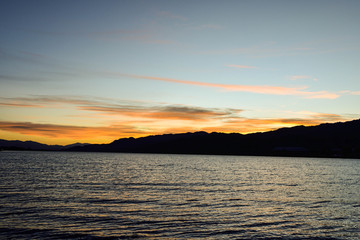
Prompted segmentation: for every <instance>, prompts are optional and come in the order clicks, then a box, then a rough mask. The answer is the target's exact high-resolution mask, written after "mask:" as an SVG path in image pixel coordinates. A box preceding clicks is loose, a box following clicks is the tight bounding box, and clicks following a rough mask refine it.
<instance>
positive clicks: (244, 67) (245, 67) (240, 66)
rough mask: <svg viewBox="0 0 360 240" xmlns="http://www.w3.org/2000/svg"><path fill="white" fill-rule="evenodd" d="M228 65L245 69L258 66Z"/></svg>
mask: <svg viewBox="0 0 360 240" xmlns="http://www.w3.org/2000/svg"><path fill="white" fill-rule="evenodd" d="M227 66H228V67H233V68H243V69H250V68H256V67H254V66H247V65H234V64H232V65H227Z"/></svg>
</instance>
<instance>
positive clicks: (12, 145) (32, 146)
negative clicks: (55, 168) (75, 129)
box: [0, 139, 88, 151]
mask: <svg viewBox="0 0 360 240" xmlns="http://www.w3.org/2000/svg"><path fill="white" fill-rule="evenodd" d="M87 144H88V143H74V144H70V145H66V146H61V145H47V144H42V143H37V142H33V141H18V140H15V141H8V140H2V139H0V149H1V150H40V151H58V150H66V149H68V148H72V147H80V146H85V145H87Z"/></svg>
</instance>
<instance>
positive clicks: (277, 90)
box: [113, 73, 340, 99]
mask: <svg viewBox="0 0 360 240" xmlns="http://www.w3.org/2000/svg"><path fill="white" fill-rule="evenodd" d="M113 75H117V76H124V77H131V78H139V79H149V80H156V81H163V82H172V83H180V84H186V85H195V86H201V87H212V88H217V89H221V90H225V91H237V92H251V93H259V94H271V95H294V96H302V97H304V98H309V99H316V98H317V99H320V98H323V99H335V98H338V97H339V96H340V95H339V94H337V93H330V92H327V91H317V92H310V91H305V90H304V89H307V88H308V87H282V86H268V85H263V86H261V85H239V84H222V83H207V82H196V81H187V80H178V79H173V78H161V77H152V76H141V75H134V74H121V73H117V74H116V73H115V74H113Z"/></svg>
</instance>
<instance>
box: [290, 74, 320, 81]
mask: <svg viewBox="0 0 360 240" xmlns="http://www.w3.org/2000/svg"><path fill="white" fill-rule="evenodd" d="M301 79H312V80H314V81H318V79H317V78H314V77H312V76H307V75H293V76H291V77H290V80H293V81H296V80H301Z"/></svg>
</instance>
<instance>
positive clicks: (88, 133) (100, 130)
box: [0, 121, 144, 140]
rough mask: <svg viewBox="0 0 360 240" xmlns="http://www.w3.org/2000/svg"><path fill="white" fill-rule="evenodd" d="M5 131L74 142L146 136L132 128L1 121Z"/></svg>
mask: <svg viewBox="0 0 360 240" xmlns="http://www.w3.org/2000/svg"><path fill="white" fill-rule="evenodd" d="M0 128H1V130H3V131H9V132H16V133H20V134H24V135H34V136H43V137H50V138H69V139H73V140H78V139H91V138H96V137H98V136H100V137H103V138H104V137H105V138H106V137H111V138H118V137H119V136H124V135H126V136H128V135H130V134H134V135H137V134H144V131H141V130H139V129H136V128H135V127H132V126H126V125H123V126H106V127H105V126H104V127H83V126H73V125H58V124H44V123H32V122H9V121H0Z"/></svg>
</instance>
